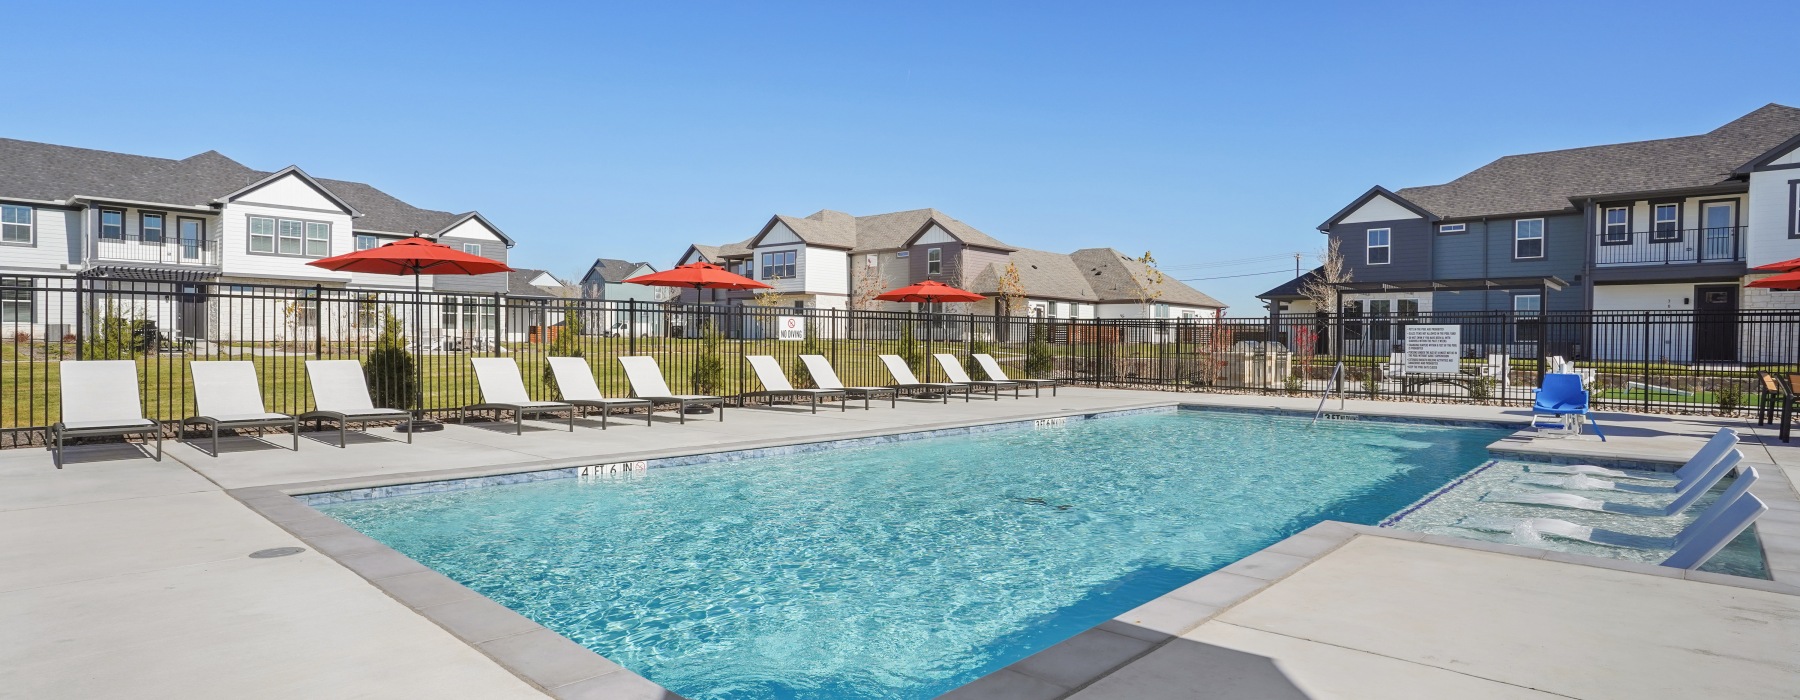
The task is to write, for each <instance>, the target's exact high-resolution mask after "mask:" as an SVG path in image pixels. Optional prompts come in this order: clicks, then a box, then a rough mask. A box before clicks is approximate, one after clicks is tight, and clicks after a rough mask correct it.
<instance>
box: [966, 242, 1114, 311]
mask: <svg viewBox="0 0 1800 700" xmlns="http://www.w3.org/2000/svg"><path fill="white" fill-rule="evenodd" d="M1010 260H1011V262H1012V264H1013V266H1014V267H1016V268H1018V270H1019V282H1020V284H1022V285H1023V286H1024V287H1025V296H1028V297H1032V298H1041V299H1059V300H1064V301H1086V302H1097V301H1099V300H1100V297H1099V295H1096V294H1095V293H1094V288H1093V287H1091V286H1089V285H1088V281H1087V279H1086V277H1087V276H1086V274H1085V273H1083V272H1082V270H1081V267H1080V266H1079V265H1076V264H1075V259H1074V258H1071V257H1069V256H1068V255H1064V254H1062V253H1052V252H1049V251H1045V250H1032V249H1030V248H1020V249H1018V250H1015V251H1013V252H1012V255H1011V256H1010ZM1004 274H1006V266H1005V265H1003V264H1001V263H993V264H991V265H988V267H987V269H985V270H982V271H981V273H980V274H977V275H976V276H975V281H974V282H971V283H970V285H969V290H970V291H973V292H978V293H981V294H987V295H993V294H997V293H999V291H1000V277H1001V275H1004Z"/></svg>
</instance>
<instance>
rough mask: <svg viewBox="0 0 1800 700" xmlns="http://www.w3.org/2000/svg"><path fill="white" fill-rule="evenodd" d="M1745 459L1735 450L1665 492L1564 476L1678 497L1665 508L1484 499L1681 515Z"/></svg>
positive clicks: (1579, 500) (1531, 497)
mask: <svg viewBox="0 0 1800 700" xmlns="http://www.w3.org/2000/svg"><path fill="white" fill-rule="evenodd" d="M1743 459H1744V453H1742V452H1739V451H1737V450H1732V451H1731V452H1729V453H1727V454H1726V455H1725V457H1724V458H1723V459H1720V460H1719V462H1718V463H1717V464H1714V465H1712V466H1711V467H1709V468H1707V469H1706V470H1705V471H1703V472H1698V473H1696V474H1694V475H1693V476H1692V478H1689V479H1684V480H1683V481H1681V482H1680V483H1679V484H1678V485H1676V486H1675V487H1674V488H1673V489H1667V490H1663V491H1652V490H1650V489H1651V488H1653V487H1645V486H1639V487H1638V488H1628V486H1632V485H1627V484H1616V483H1614V482H1611V481H1602V480H1600V479H1595V478H1593V477H1587V476H1567V477H1562V478H1564V479H1570V480H1577V479H1585V480H1587V481H1588V482H1591V483H1592V484H1593V486H1578V487H1577V488H1589V489H1600V490H1613V491H1624V492H1631V493H1666V494H1671V495H1673V496H1675V499H1674V500H1672V501H1670V502H1669V503H1668V505H1665V506H1663V507H1661V508H1657V507H1654V506H1640V505H1636V504H1632V503H1613V502H1611V501H1602V500H1597V499H1593V498H1587V497H1585V496H1577V495H1575V494H1572V493H1532V494H1517V495H1509V496H1500V497H1497V498H1483V499H1482V500H1484V501H1493V502H1499V503H1519V504H1524V505H1532V506H1549V507H1551V508H1574V509H1577V510H1593V511H1602V512H1606V513H1618V514H1620V515H1640V516H1645V517H1657V518H1667V517H1673V516H1676V515H1679V514H1681V512H1682V511H1684V510H1687V508H1688V506H1691V505H1693V504H1694V502H1695V501H1698V500H1700V497H1701V496H1704V495H1706V492H1707V491H1709V490H1711V489H1712V487H1713V485H1714V484H1717V483H1719V481H1720V480H1723V479H1724V478H1725V475H1726V474H1730V473H1731V470H1732V469H1734V468H1736V467H1737V465H1738V463H1739V462H1742V461H1743ZM1738 478H1739V479H1742V478H1744V477H1742V476H1740V477H1738Z"/></svg>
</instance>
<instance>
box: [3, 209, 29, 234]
mask: <svg viewBox="0 0 1800 700" xmlns="http://www.w3.org/2000/svg"><path fill="white" fill-rule="evenodd" d="M31 240H32V239H31V207H21V206H18V205H16V204H0V243H31Z"/></svg>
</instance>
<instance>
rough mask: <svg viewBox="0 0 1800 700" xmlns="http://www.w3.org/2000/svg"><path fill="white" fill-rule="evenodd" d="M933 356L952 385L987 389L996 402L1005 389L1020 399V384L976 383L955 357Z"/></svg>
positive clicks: (1002, 382) (939, 354) (941, 354)
mask: <svg viewBox="0 0 1800 700" xmlns="http://www.w3.org/2000/svg"><path fill="white" fill-rule="evenodd" d="M931 356H932V357H934V358H937V363H938V367H940V368H942V369H943V370H944V376H945V377H947V378H949V380H950V383H952V384H961V385H963V386H966V387H969V388H970V389H982V388H986V389H987V390H988V393H990V394H993V395H994V400H995V401H999V400H1000V391H1001V390H1003V389H1011V390H1012V392H1013V398H1014V399H1017V398H1019V383H1018V382H1012V381H997V380H991V379H990V380H987V381H975V380H973V379H970V378H969V374H968V373H967V372H964V371H963V368H962V361H961V360H958V359H956V356H955V355H951V354H949V353H943V352H939V353H933V354H932V355H931Z"/></svg>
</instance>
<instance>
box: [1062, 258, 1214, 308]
mask: <svg viewBox="0 0 1800 700" xmlns="http://www.w3.org/2000/svg"><path fill="white" fill-rule="evenodd" d="M1069 257H1070V258H1073V259H1074V260H1075V264H1076V265H1078V266H1080V267H1081V270H1082V273H1083V275H1082V278H1083V279H1086V280H1087V281H1088V284H1090V285H1092V286H1093V288H1094V294H1095V295H1096V296H1098V297H1100V301H1102V302H1122V301H1131V302H1135V301H1141V300H1142V299H1143V294H1144V290H1147V289H1150V290H1156V291H1160V292H1161V294H1159V295H1158V296H1157V297H1156V301H1158V302H1161V303H1165V304H1179V305H1182V306H1206V307H1212V308H1219V309H1222V308H1225V303H1224V302H1221V301H1219V300H1218V299H1214V298H1212V297H1210V296H1207V295H1206V294H1205V293H1203V292H1201V291H1200V290H1198V289H1194V288H1193V287H1189V286H1188V285H1187V283H1186V282H1182V281H1181V280H1178V279H1175V278H1174V277H1170V276H1169V275H1168V274H1166V273H1165V274H1164V275H1163V278H1162V282H1161V283H1160V284H1154V286H1152V285H1153V279H1154V277H1153V275H1152V274H1151V272H1150V266H1149V265H1146V264H1144V263H1141V262H1138V261H1137V260H1134V259H1132V258H1131V257H1130V256H1127V255H1125V254H1124V253H1121V252H1119V251H1116V250H1113V249H1111V248H1083V249H1081V250H1077V251H1075V252H1073V253H1070V254H1069Z"/></svg>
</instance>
